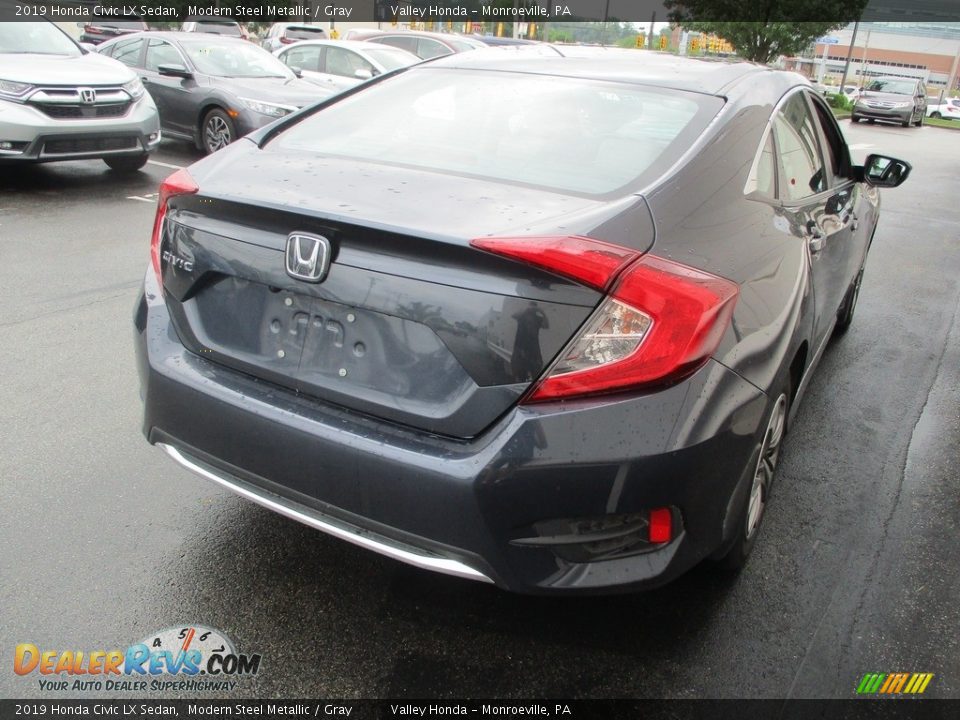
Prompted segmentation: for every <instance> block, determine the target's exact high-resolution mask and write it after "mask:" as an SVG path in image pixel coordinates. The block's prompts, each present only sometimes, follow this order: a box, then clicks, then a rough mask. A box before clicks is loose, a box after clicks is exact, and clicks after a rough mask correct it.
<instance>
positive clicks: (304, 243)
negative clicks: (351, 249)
mask: <svg viewBox="0 0 960 720" xmlns="http://www.w3.org/2000/svg"><path fill="white" fill-rule="evenodd" d="M329 269H330V241H329V240H327V239H326V238H325V237H323V236H322V235H307V234H306V233H290V235H289V236H288V237H287V275H289V276H290V277H292V278H296V279H297V280H305V281H306V282H312V283H318V282H320V281H321V280H323V279H324V278H325V277H326V276H327V271H328V270H329Z"/></svg>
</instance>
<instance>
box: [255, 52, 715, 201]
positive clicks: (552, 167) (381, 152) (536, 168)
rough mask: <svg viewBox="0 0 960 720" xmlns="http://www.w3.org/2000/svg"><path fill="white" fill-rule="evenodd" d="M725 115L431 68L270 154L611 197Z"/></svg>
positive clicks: (611, 90)
mask: <svg viewBox="0 0 960 720" xmlns="http://www.w3.org/2000/svg"><path fill="white" fill-rule="evenodd" d="M722 106H723V101H722V100H721V99H720V98H716V97H712V96H706V95H700V94H695V93H685V92H680V91H670V90H664V89H660V88H650V87H643V86H638V85H628V84H620V83H615V82H602V81H593V80H582V79H575V78H561V77H544V76H541V75H532V74H529V75H528V74H522V73H499V72H484V71H468V70H450V69H441V68H423V69H420V70H415V71H411V72H407V73H404V74H403V75H400V76H398V77H396V78H394V79H391V80H388V81H386V82H384V83H381V84H377V85H374V86H371V87H369V88H367V89H366V90H364V91H362V92H359V93H357V94H355V95H352V96H350V97H347V98H344V99H342V100H340V101H339V102H337V103H335V104H333V105H331V106H329V107H327V108H325V109H324V110H322V111H319V112H317V113H315V114H314V115H311V116H309V117H307V118H305V119H304V120H302V121H301V122H299V123H298V124H296V125H294V126H293V127H292V128H290V129H289V130H287V131H285V132H283V133H280V134H279V135H278V136H277V137H276V138H275V139H274V140H273V141H272V142H271V143H270V144H269V145H268V146H267V147H268V148H276V149H279V150H284V151H291V152H296V153H298V154H303V153H314V154H317V155H325V156H338V157H343V158H350V159H361V160H367V161H372V162H379V163H387V164H396V165H403V166H407V167H414V168H423V169H430V170H436V171H440V172H450V173H455V174H463V175H472V176H475V177H484V178H491V179H497V180H504V181H507V182H516V183H523V184H528V185H536V186H541V187H547V188H551V189H557V190H568V191H572V192H577V193H584V194H604V193H609V192H612V191H614V190H617V189H619V188H622V187H624V186H626V185H631V184H635V183H638V182H640V181H641V180H649V179H654V178H655V177H656V176H657V174H658V173H661V172H663V170H665V169H666V168H667V167H669V166H670V165H672V164H673V163H674V162H675V161H676V159H677V158H678V157H679V156H680V155H681V154H682V153H683V151H684V150H685V149H686V148H688V147H689V146H690V144H691V143H692V142H693V141H694V140H695V139H696V137H697V136H698V135H699V134H700V133H701V132H702V131H703V129H704V128H705V127H706V125H707V123H708V122H709V121H710V119H711V118H712V117H713V116H714V115H715V114H716V113H717V112H718V111H719V110H720V108H721V107H722Z"/></svg>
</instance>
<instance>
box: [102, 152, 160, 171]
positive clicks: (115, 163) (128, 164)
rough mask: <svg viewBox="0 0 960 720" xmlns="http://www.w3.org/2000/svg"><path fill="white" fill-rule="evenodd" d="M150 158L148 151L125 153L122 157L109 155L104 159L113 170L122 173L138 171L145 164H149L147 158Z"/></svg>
mask: <svg viewBox="0 0 960 720" xmlns="http://www.w3.org/2000/svg"><path fill="white" fill-rule="evenodd" d="M149 159H150V156H149V155H147V153H143V154H142V155H124V156H120V157H109V158H104V159H103V161H104V162H105V163H106V164H107V167H109V168H110V169H111V170H115V171H116V172H121V173H132V172H136V171H137V170H139V169H140V168H142V167H143V166H144V165H146V164H147V160H149Z"/></svg>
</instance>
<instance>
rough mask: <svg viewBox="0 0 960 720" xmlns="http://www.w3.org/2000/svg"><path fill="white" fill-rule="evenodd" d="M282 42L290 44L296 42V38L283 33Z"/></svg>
mask: <svg viewBox="0 0 960 720" xmlns="http://www.w3.org/2000/svg"><path fill="white" fill-rule="evenodd" d="M280 42H281V43H283V44H284V45H290V44H292V43H295V42H296V40H294V39H293V38H288V37H287V36H286V35H281V36H280Z"/></svg>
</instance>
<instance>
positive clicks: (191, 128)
mask: <svg viewBox="0 0 960 720" xmlns="http://www.w3.org/2000/svg"><path fill="white" fill-rule="evenodd" d="M100 53H101V54H103V55H107V56H109V57H112V58H115V59H117V60H119V61H120V62H122V63H124V64H126V65H129V66H130V67H131V68H135V69H136V70H137V72H139V73H140V77H141V78H142V79H143V83H144V85H145V86H146V88H147V91H148V92H149V93H150V95H151V96H152V97H153V99H154V101H155V102H156V104H157V108H158V109H159V111H160V122H161V124H162V126H163V132H164V133H165V134H167V135H169V136H170V137H175V138H180V139H182V140H188V141H190V142H193V143H195V144H196V146H197V148H199V149H201V150H203V151H204V152H207V153H212V152H215V151H217V150H219V149H221V148H223V147H226V146H227V145H229V144H230V143H231V142H233V141H234V140H236V139H237V138H238V137H240V136H241V135H245V134H246V133H248V132H250V131H251V130H255V129H256V128H259V127H262V126H264V125H267V124H268V123H271V122H273V121H274V120H276V119H277V118H281V117H283V116H284V115H287V114H289V113H292V112H294V111H295V110H297V109H299V108H301V107H303V106H304V105H310V104H312V103H314V102H317V101H319V100H322V99H323V98H324V97H326V96H328V95H329V94H330V91H326V90H323V89H321V88H319V87H317V86H316V85H314V84H312V83H308V82H306V81H304V80H300V79H298V78H297V77H296V75H294V73H293V72H292V71H291V70H290V69H289V68H287V66H286V65H284V64H283V63H282V62H280V61H279V60H277V59H276V58H275V57H274V56H273V55H271V54H270V53H268V52H267V51H266V50H264V49H263V48H260V47H257V46H256V45H253V44H251V43H248V42H244V41H243V40H239V39H236V38H227V37H219V36H216V35H210V34H205V33H178V32H153V31H151V32H145V33H140V34H139V35H137V36H136V37H133V38H123V39H118V40H114V41H111V42H109V43H104V44H103V45H102V46H101V49H100Z"/></svg>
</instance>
